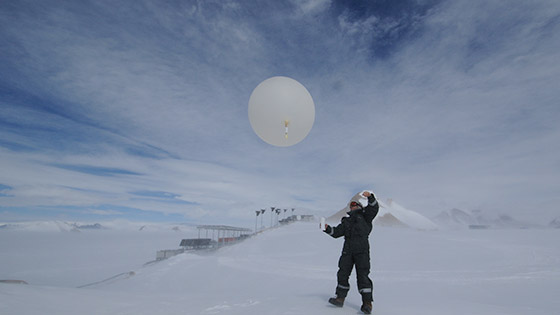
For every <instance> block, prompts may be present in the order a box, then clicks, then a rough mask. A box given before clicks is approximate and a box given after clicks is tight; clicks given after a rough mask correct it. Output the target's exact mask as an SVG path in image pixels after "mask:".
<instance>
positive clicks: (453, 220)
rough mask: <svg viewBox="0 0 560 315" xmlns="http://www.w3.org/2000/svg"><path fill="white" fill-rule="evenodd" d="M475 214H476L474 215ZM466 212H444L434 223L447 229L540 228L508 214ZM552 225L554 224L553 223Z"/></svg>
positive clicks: (435, 218)
mask: <svg viewBox="0 0 560 315" xmlns="http://www.w3.org/2000/svg"><path fill="white" fill-rule="evenodd" d="M473 212H474V213H473ZM473 212H466V211H463V210H460V209H456V208H454V209H451V210H446V211H442V212H441V213H440V214H438V215H437V216H435V217H434V218H433V220H434V222H436V223H437V224H439V225H440V226H442V227H447V228H471V229H487V228H515V229H525V228H535V227H540V226H538V225H536V224H531V223H527V222H522V221H519V220H517V219H515V218H513V217H512V216H510V215H506V214H500V215H498V214H494V215H492V214H488V213H482V212H481V211H479V210H478V211H473ZM551 224H552V222H551Z"/></svg>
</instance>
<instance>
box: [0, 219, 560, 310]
mask: <svg viewBox="0 0 560 315" xmlns="http://www.w3.org/2000/svg"><path fill="white" fill-rule="evenodd" d="M189 233H190V232H189V231H184V232H179V233H177V232H173V231H169V232H162V231H160V230H159V231H158V230H154V231H153V232H145V231H138V230H135V231H128V232H119V233H117V232H114V231H113V232H111V231H107V230H95V231H87V232H82V233H72V232H56V233H54V232H25V231H9V230H8V231H6V230H1V231H0V252H1V253H2V255H1V256H0V279H18V280H24V281H27V282H28V283H29V285H24V284H2V283H0V314H306V315H308V314H358V313H359V306H360V304H361V300H360V296H359V294H358V292H357V289H356V285H355V273H353V275H352V279H351V290H350V293H349V297H348V299H347V302H346V304H345V306H344V309H342V310H341V309H338V308H334V307H330V306H329V305H327V299H328V298H329V297H330V296H332V295H333V293H334V289H335V286H336V271H337V261H338V258H339V254H340V250H341V248H342V242H343V240H342V239H332V238H331V237H330V236H328V235H326V234H325V233H322V232H320V231H319V224H318V222H308V223H304V222H298V223H294V224H291V225H288V226H283V227H279V228H276V229H271V230H267V231H265V232H263V233H261V234H259V235H257V236H255V237H252V238H250V239H248V240H246V241H244V242H242V243H239V244H237V245H233V246H230V247H224V248H221V249H219V250H217V251H214V252H206V253H203V254H202V253H201V254H192V253H187V254H181V255H178V256H175V257H173V258H170V259H168V260H164V261H160V262H157V263H152V264H148V265H146V266H143V263H144V262H146V260H151V259H153V258H154V257H155V252H156V251H157V250H159V249H164V248H176V247H177V244H178V242H179V241H180V239H181V238H182V237H189V236H192V235H188V234H189ZM559 233H560V230H557V229H536V230H518V229H517V230H455V231H442V230H436V231H419V230H415V229H396V228H387V227H380V226H377V227H375V229H374V231H373V232H372V235H371V236H370V241H371V256H372V275H371V276H372V279H373V280H374V297H375V302H374V312H373V314H391V315H399V314H402V315H405V314H406V315H409V314H415V315H422V314H429V315H449V314H469V315H471V314H477V315H490V314H492V315H499V314H508V315H515V314H519V315H521V314H523V315H525V314H533V315H539V314H542V315H544V314H546V315H550V314H558V310H559V309H560V300H559V299H558V298H557V292H559V291H560V248H559V247H558V246H557V240H558V239H559V238H558V237H559V235H558V234H559ZM95 257H99V258H95ZM117 269H119V270H117ZM113 276H116V277H113ZM108 278H110V279H109V280H108V281H101V280H103V279H108ZM94 282H97V284H94V285H90V286H87V287H84V288H77V287H78V286H82V285H85V284H88V283H94Z"/></svg>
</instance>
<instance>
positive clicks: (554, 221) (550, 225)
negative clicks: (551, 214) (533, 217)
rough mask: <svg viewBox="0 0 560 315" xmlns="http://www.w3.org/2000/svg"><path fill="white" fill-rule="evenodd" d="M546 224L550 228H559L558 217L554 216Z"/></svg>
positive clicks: (559, 218)
mask: <svg viewBox="0 0 560 315" xmlns="http://www.w3.org/2000/svg"><path fill="white" fill-rule="evenodd" d="M548 226H549V227H551V228H555V229H560V217H558V218H555V219H554V220H552V221H550V223H549V224H548Z"/></svg>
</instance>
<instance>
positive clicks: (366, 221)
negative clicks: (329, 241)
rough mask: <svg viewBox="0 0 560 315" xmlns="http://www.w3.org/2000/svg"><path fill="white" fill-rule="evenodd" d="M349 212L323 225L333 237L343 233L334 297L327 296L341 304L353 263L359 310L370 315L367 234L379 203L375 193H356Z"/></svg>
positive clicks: (370, 296) (371, 289)
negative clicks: (363, 199) (336, 222)
mask: <svg viewBox="0 0 560 315" xmlns="http://www.w3.org/2000/svg"><path fill="white" fill-rule="evenodd" d="M362 196H363V197H366V198H367V199H368V205H367V206H366V207H365V208H364V207H363V206H362V204H361V203H360V202H359V199H360V198H361V197H362ZM348 206H349V208H350V211H349V212H348V215H349V216H348V217H344V218H342V220H341V222H340V224H339V225H338V226H335V227H332V226H329V225H325V230H324V232H325V233H327V234H329V235H331V236H332V237H334V238H339V237H341V236H344V247H343V248H342V255H341V256H340V259H339V261H338V273H337V280H338V285H337V287H336V297H335V298H330V299H329V303H331V304H333V305H336V306H339V307H342V306H343V305H344V299H345V298H346V295H347V294H348V290H350V284H349V282H348V280H349V278H350V274H351V273H352V268H353V267H354V266H356V276H357V280H358V290H359V292H360V294H361V295H362V302H363V304H362V307H361V310H362V312H364V313H365V314H371V310H372V302H373V282H372V281H371V279H370V278H369V271H370V258H369V240H368V237H369V234H370V233H371V230H372V227H373V219H374V218H375V216H376V215H377V213H378V212H379V204H378V203H377V200H376V199H375V196H374V195H373V194H372V193H370V192H367V191H366V192H364V193H363V194H361V195H360V194H357V195H356V196H354V197H353V198H352V200H350V203H349V204H348Z"/></svg>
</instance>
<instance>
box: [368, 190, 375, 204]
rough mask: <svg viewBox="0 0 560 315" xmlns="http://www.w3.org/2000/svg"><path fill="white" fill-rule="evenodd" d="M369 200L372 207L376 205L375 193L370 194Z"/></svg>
mask: <svg viewBox="0 0 560 315" xmlns="http://www.w3.org/2000/svg"><path fill="white" fill-rule="evenodd" d="M367 199H368V204H369V205H370V206H372V205H374V204H375V202H376V199H375V195H374V194H373V193H370V195H369V197H368V198H367Z"/></svg>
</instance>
